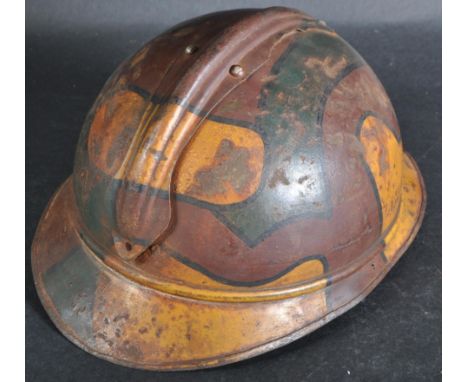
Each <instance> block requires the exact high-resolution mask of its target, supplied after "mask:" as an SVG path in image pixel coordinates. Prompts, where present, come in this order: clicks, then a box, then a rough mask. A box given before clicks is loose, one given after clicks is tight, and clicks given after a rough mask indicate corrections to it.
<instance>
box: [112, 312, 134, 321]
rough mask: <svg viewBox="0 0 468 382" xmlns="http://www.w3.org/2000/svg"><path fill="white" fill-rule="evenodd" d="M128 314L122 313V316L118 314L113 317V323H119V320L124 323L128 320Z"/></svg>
mask: <svg viewBox="0 0 468 382" xmlns="http://www.w3.org/2000/svg"><path fill="white" fill-rule="evenodd" d="M129 317H130V316H129V314H128V313H123V314H119V315H117V316H115V317H114V320H113V321H114V322H117V321H120V320H124V321H127V320H128V318H129Z"/></svg>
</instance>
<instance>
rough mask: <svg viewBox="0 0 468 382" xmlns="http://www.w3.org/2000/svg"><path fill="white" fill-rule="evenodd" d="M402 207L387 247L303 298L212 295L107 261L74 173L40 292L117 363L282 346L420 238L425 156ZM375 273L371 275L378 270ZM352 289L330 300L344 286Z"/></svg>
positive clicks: (163, 365)
mask: <svg viewBox="0 0 468 382" xmlns="http://www.w3.org/2000/svg"><path fill="white" fill-rule="evenodd" d="M402 191H403V192H402V199H401V204H400V211H399V214H398V217H397V219H396V222H395V224H394V225H393V227H392V229H391V230H390V231H389V232H388V233H387V235H386V236H385V238H384V247H383V248H384V249H383V251H382V248H379V249H378V250H376V251H375V253H374V254H371V255H370V256H369V258H368V260H367V261H366V263H365V265H364V266H362V267H360V268H359V269H357V270H356V271H355V272H353V273H352V274H350V275H349V276H348V277H346V278H344V279H342V280H340V281H339V282H337V283H333V282H332V283H329V284H327V285H324V288H323V289H320V290H317V291H315V292H313V293H309V294H304V295H301V296H298V297H292V298H287V299H283V300H275V301H260V302H246V303H243V302H213V301H204V300H197V299H191V298H186V297H180V296H174V295H170V294H167V293H164V292H161V291H158V290H155V289H153V288H150V287H148V286H145V285H142V284H138V283H136V282H134V281H131V280H129V279H128V278H126V277H124V276H122V275H121V274H119V273H117V272H115V271H114V270H113V269H112V268H110V267H109V266H107V265H106V264H105V263H103V262H102V261H101V260H100V259H99V258H98V257H97V256H95V255H94V254H93V253H91V252H90V250H89V249H88V247H87V246H86V245H85V244H84V242H83V240H82V239H81V238H80V232H79V229H78V228H77V224H76V221H77V214H76V210H75V205H74V203H75V202H74V200H75V199H74V195H73V187H72V182H71V178H70V179H68V180H67V181H66V182H65V183H64V184H63V185H62V186H61V187H60V189H59V190H58V191H57V192H56V194H55V195H54V197H53V198H52V199H51V201H50V202H49V205H48V207H47V208H46V210H45V212H44V214H43V216H42V218H41V221H40V223H39V227H38V229H37V233H36V236H35V239H34V242H33V247H32V269H33V274H34V280H35V284H36V288H37V291H38V294H39V297H40V299H41V300H42V303H43V306H44V307H45V309H46V311H47V313H48V314H49V316H50V317H51V319H52V321H53V322H54V324H55V325H56V326H57V328H58V329H59V330H60V331H61V332H62V333H63V334H64V335H65V336H66V337H67V338H68V339H69V340H70V341H71V342H73V343H74V344H76V345H77V346H79V347H80V348H82V349H84V350H86V351H87V352H89V353H91V354H93V355H95V356H97V357H100V358H103V359H106V360H109V361H111V362H114V363H117V364H121V365H125V366H130V367H136V368H142V369H152V370H182V369H199V368H206V367H214V366H219V365H223V364H227V363H232V362H235V361H239V360H242V359H246V358H250V357H252V356H255V355H258V354H261V353H264V352H267V351H270V350H273V349H275V348H278V347H280V346H283V345H285V344H288V343H290V342H292V341H294V340H295V339H297V338H300V337H302V336H304V335H306V334H308V333H310V332H312V331H314V330H315V329H317V328H319V327H320V326H322V325H324V324H326V323H327V322H328V321H330V320H332V319H333V318H335V317H337V316H338V315H340V314H342V313H344V312H346V311H347V310H349V309H350V308H352V307H353V306H354V305H356V304H357V303H358V302H360V301H361V300H362V299H363V298H364V297H365V296H367V295H368V294H369V293H370V292H371V291H372V290H373V289H374V287H375V286H376V285H377V284H378V283H379V282H380V280H381V279H382V278H383V277H384V276H385V274H386V273H387V272H388V271H389V270H390V269H391V268H392V266H393V265H394V264H395V263H396V262H397V260H398V259H399V258H400V256H401V255H402V254H403V253H404V252H405V250H406V249H407V248H408V246H409V245H410V243H411V242H412V240H413V239H414V237H415V235H416V233H417V231H418V229H419V227H420V225H421V221H422V217H423V215H424V208H425V199H426V197H425V190H424V184H423V180H422V177H421V176H420V173H419V170H418V168H417V165H416V163H415V162H414V161H413V160H412V159H411V158H410V157H409V156H408V155H407V154H405V160H404V171H403V190H402ZM370 275H371V276H370ZM338 288H340V290H341V291H343V290H346V293H338V294H339V295H341V296H344V297H343V298H342V300H340V301H339V302H337V301H334V302H331V301H328V298H329V296H331V295H332V294H333V292H334V290H335V292H337V291H338Z"/></svg>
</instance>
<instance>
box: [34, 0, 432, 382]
mask: <svg viewBox="0 0 468 382" xmlns="http://www.w3.org/2000/svg"><path fill="white" fill-rule="evenodd" d="M270 5H285V6H290V7H293V8H297V9H300V10H303V11H305V12H307V13H309V14H311V15H313V16H315V17H317V18H321V19H324V20H326V21H327V22H328V24H329V25H330V26H331V27H333V28H334V29H336V31H337V32H338V33H339V34H340V35H341V36H342V37H344V38H345V39H346V40H348V42H350V43H351V45H353V46H354V47H355V48H356V49H357V50H358V51H359V52H360V53H361V54H362V55H363V57H364V58H365V59H366V60H367V62H368V63H369V64H370V65H371V66H372V67H373V69H374V71H375V72H376V73H377V75H378V76H379V78H380V79H381V81H382V82H383V84H384V86H385V88H386V89H387V92H388V93H389V96H390V98H391V100H392V101H393V104H394V107H395V110H396V113H397V116H398V119H399V122H400V127H401V130H402V135H403V142H404V145H405V149H406V150H407V151H409V152H410V153H411V154H412V155H413V156H414V158H415V159H416V161H417V162H418V164H419V166H420V168H421V171H422V173H423V176H424V179H425V181H426V187H427V192H428V205H427V213H426V217H425V219H424V222H423V225H422V227H421V231H420V233H419V235H418V236H417V238H416V240H415V242H414V243H413V245H412V246H411V247H410V249H409V250H408V251H407V253H406V255H405V256H404V257H403V258H402V259H401V260H400V261H399V263H398V264H397V265H396V266H395V268H394V269H393V270H392V271H391V272H390V273H389V275H388V276H387V277H386V278H385V280H384V281H383V282H382V283H381V284H380V285H379V286H378V287H377V288H376V290H375V291H374V292H373V293H372V294H371V295H370V296H369V297H368V298H367V299H366V300H365V301H364V302H363V303H361V304H359V305H358V306H357V307H356V308H354V309H352V310H351V311H350V312H348V313H346V314H345V315H343V316H341V317H339V318H338V319H336V320H334V321H333V322H331V323H330V324H328V325H326V326H325V327H323V328H321V329H319V330H318V331H316V332H314V333H312V334H310V335H308V336H306V337H304V338H302V339H301V340H299V341H296V342H295V343H293V344H291V345H288V346H286V347H284V348H281V349H278V350H276V351H274V352H271V353H268V354H265V355H263V356H260V357H256V358H253V359H251V360H247V361H244V362H241V363H238V364H234V365H230V366H226V367H221V368H218V369H213V370H205V371H198V372H183V373H155V372H145V371H140V370H132V369H128V368H124V367H121V366H116V365H113V364H110V363H108V362H105V361H102V360H99V359H97V358H95V357H93V356H91V355H88V354H87V353H85V352H83V351H81V350H80V349H78V348H77V347H75V346H74V345H72V344H71V343H69V342H68V341H67V340H66V339H65V338H64V337H63V336H62V335H61V334H60V333H59V332H58V331H57V330H56V329H55V327H54V326H53V324H52V323H51V321H50V320H49V318H48V317H47V315H46V313H45V312H44V310H43V308H42V306H41V304H40V302H39V300H38V297H37V294H36V292H35V289H34V286H33V282H32V275H31V268H30V265H29V264H30V261H29V259H30V248H31V242H32V238H33V234H34V231H35V229H36V226H37V223H38V221H39V218H40V215H41V213H42V211H43V210H44V208H45V205H46V203H47V201H48V199H49V198H50V197H51V196H52V193H53V192H54V190H55V189H56V188H57V187H58V186H59V184H60V183H61V182H62V181H63V180H64V179H65V178H66V177H67V176H68V175H69V174H70V173H71V170H72V165H73V155H74V150H75V145H76V142H77V138H78V134H79V131H80V128H81V124H82V122H83V120H84V118H85V115H86V113H87V111H88V110H89V108H90V107H91V104H92V102H93V101H94V99H95V97H96V96H97V94H98V92H99V90H100V88H101V87H102V85H103V83H104V81H105V80H106V78H107V77H108V76H109V75H110V73H111V72H112V71H113V70H114V69H115V67H116V66H117V65H118V64H119V63H120V62H121V61H122V60H123V59H124V58H125V57H127V56H128V55H130V54H131V53H133V52H135V51H136V50H137V49H138V48H139V47H140V46H141V45H142V44H143V43H144V42H145V41H147V40H149V39H151V38H152V37H154V36H155V35H157V34H159V33H160V32H162V31H163V30H165V29H167V28H169V27H171V26H173V25H174V24H176V23H178V22H181V21H183V20H185V19H188V18H192V17H195V16H198V15H201V14H204V13H208V12H214V11H218V10H222V9H232V8H243V7H265V6H270ZM26 127H27V139H26V149H27V158H26V175H27V183H26V207H27V216H26V264H27V267H26V375H27V379H28V380H30V381H55V380H56V381H107V380H109V381H166V380H167V381H197V380H203V381H284V380H290V381H308V380H310V381H438V380H440V379H441V3H440V1H434V0H413V1H404V0H393V1H392V0H354V1H349V0H343V1H283V2H282V3H281V4H278V3H277V4H275V3H271V2H268V1H206V0H203V1H200V0H198V1H181V0H177V1H148V0H145V1H130V0H128V1H125V0H114V1H103V0H99V1H90V0H61V1H60V0H43V1H41V0H37V1H27V2H26ZM348 371H349V373H348Z"/></svg>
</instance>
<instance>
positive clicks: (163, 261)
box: [144, 248, 326, 290]
mask: <svg viewBox="0 0 468 382" xmlns="http://www.w3.org/2000/svg"><path fill="white" fill-rule="evenodd" d="M144 264H145V265H144V266H145V270H146V272H148V273H150V274H151V275H153V276H155V277H159V278H163V279H167V280H177V281H179V282H180V281H181V280H182V281H184V282H185V283H186V284H189V285H193V286H196V287H198V288H200V287H201V288H209V289H216V290H233V289H235V288H236V286H233V285H230V284H227V283H223V282H220V281H216V280H214V279H212V278H211V277H209V276H207V275H205V274H203V273H202V272H200V271H198V270H196V269H193V268H191V267H189V266H188V265H185V264H183V263H181V262H180V261H178V260H177V259H175V258H173V257H172V256H171V255H169V254H168V253H167V252H166V251H165V250H163V249H161V248H159V249H158V251H157V252H155V253H153V254H152V256H151V258H149V259H147V260H146V261H145V262H144ZM324 272H325V270H324V266H323V263H322V262H321V261H320V260H316V259H311V260H308V261H305V262H304V263H302V264H299V265H298V266H297V267H295V268H293V269H292V270H291V271H289V272H288V273H286V274H284V275H282V276H281V277H279V278H277V279H276V280H273V281H271V282H268V283H265V284H261V285H259V286H258V288H273V287H290V286H291V285H294V284H298V283H301V282H307V281H310V280H312V279H314V278H316V277H318V276H320V275H322V274H324ZM325 284H326V280H325V279H324V282H323V287H325ZM240 288H244V287H243V286H240ZM250 288H252V287H250ZM254 289H255V288H254Z"/></svg>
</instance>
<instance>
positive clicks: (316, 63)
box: [305, 56, 347, 78]
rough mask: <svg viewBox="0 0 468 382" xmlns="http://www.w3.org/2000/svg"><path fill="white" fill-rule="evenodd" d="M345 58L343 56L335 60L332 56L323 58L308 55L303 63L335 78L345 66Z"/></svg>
mask: <svg viewBox="0 0 468 382" xmlns="http://www.w3.org/2000/svg"><path fill="white" fill-rule="evenodd" d="M346 64H347V60H346V58H345V57H344V56H342V57H340V58H339V59H338V60H335V59H334V58H333V57H330V56H327V57H325V58H318V57H314V56H312V57H308V58H307V59H306V60H305V65H306V66H307V67H308V68H310V69H314V70H316V69H319V70H322V71H323V72H324V73H325V75H326V76H327V77H329V78H335V77H336V76H337V75H338V74H339V73H340V72H341V71H342V70H343V69H344V68H345V66H346Z"/></svg>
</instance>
